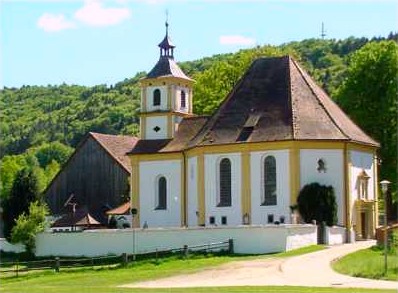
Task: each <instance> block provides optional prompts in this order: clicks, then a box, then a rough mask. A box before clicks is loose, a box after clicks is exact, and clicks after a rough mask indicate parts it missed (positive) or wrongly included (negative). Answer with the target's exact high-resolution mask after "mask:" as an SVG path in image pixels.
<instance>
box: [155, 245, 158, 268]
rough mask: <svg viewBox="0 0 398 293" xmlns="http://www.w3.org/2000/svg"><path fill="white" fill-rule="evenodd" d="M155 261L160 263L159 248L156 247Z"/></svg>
mask: <svg viewBox="0 0 398 293" xmlns="http://www.w3.org/2000/svg"><path fill="white" fill-rule="evenodd" d="M155 263H156V264H157V263H158V249H157V248H156V251H155Z"/></svg>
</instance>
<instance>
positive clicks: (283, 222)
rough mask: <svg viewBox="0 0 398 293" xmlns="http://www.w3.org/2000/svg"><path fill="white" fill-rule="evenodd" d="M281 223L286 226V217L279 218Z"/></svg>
mask: <svg viewBox="0 0 398 293" xmlns="http://www.w3.org/2000/svg"><path fill="white" fill-rule="evenodd" d="M279 223H281V224H285V216H280V217H279Z"/></svg>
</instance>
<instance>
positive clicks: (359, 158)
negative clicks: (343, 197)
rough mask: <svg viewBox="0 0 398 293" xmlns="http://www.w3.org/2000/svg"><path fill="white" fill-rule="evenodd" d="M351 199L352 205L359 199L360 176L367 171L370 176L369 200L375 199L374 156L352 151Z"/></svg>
mask: <svg viewBox="0 0 398 293" xmlns="http://www.w3.org/2000/svg"><path fill="white" fill-rule="evenodd" d="M350 162H351V167H350V195H351V196H350V198H351V204H354V202H355V200H357V199H358V175H359V174H360V173H361V172H362V170H365V172H366V173H367V174H368V175H369V177H370V179H369V183H368V199H369V200H373V199H375V194H374V173H373V168H374V166H373V165H374V162H373V154H372V153H366V152H359V151H350Z"/></svg>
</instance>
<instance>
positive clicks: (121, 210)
mask: <svg viewBox="0 0 398 293" xmlns="http://www.w3.org/2000/svg"><path fill="white" fill-rule="evenodd" d="M106 214H107V215H126V214H130V202H129V201H127V202H125V203H124V204H122V205H120V206H118V207H116V208H114V209H111V210H109V211H107V212H106Z"/></svg>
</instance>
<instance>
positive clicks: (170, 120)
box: [167, 115, 174, 138]
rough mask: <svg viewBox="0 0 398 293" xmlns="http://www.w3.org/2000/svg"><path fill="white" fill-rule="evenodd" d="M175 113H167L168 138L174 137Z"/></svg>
mask: <svg viewBox="0 0 398 293" xmlns="http://www.w3.org/2000/svg"><path fill="white" fill-rule="evenodd" d="M173 137H174V131H173V115H167V138H173Z"/></svg>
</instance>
